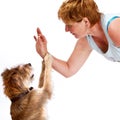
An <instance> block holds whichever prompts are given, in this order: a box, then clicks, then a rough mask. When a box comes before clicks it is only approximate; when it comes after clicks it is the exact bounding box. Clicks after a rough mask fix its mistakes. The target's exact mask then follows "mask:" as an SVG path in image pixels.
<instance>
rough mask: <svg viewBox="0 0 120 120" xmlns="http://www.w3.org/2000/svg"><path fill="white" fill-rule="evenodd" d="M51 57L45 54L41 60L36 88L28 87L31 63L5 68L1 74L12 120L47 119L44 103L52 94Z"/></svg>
mask: <svg viewBox="0 0 120 120" xmlns="http://www.w3.org/2000/svg"><path fill="white" fill-rule="evenodd" d="M51 65H52V57H51V55H49V54H47V55H46V56H45V58H44V60H43V61H42V71H41V75H40V79H39V85H38V89H32V90H30V89H29V83H30V82H31V80H32V77H33V75H32V74H31V73H32V66H31V64H23V65H18V66H17V67H14V68H11V69H6V70H5V71H4V72H3V73H2V74H1V76H2V78H3V85H4V93H5V94H6V96H8V97H9V99H10V100H11V117H12V120H47V117H46V116H47V115H46V112H45V110H44V109H45V104H46V102H47V100H48V99H50V98H51V95H52V86H51V69H52V67H51Z"/></svg>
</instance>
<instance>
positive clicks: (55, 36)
mask: <svg viewBox="0 0 120 120" xmlns="http://www.w3.org/2000/svg"><path fill="white" fill-rule="evenodd" d="M62 1H63V0H3V1H2V0H1V1H0V73H1V72H2V71H3V70H4V69H5V68H10V67H13V66H14V65H17V64H22V63H28V62H30V63H31V64H32V65H33V68H34V74H35V80H34V82H33V83H32V86H33V87H37V84H38V78H39V73H40V71H41V61H42V59H41V58H40V57H39V55H38V54H37V53H36V50H35V41H34V39H33V35H36V28H37V27H40V28H41V30H42V32H43V33H44V35H45V36H46V38H47V40H48V49H49V52H50V53H51V54H53V55H54V56H56V57H58V58H61V59H63V60H67V59H68V57H69V55H70V54H71V52H72V50H73V48H74V45H75V43H76V39H75V38H74V37H73V36H72V35H70V34H69V33H65V30H64V24H63V23H62V22H61V21H60V20H58V18H57V11H58V8H59V6H60V5H61V3H62ZM96 2H97V4H98V6H99V9H100V11H101V12H105V13H111V12H113V13H115V12H117V13H118V12H120V8H119V4H118V2H119V1H118V0H114V1H113V0H96ZM52 81H53V97H52V100H51V101H49V102H48V106H47V108H48V109H47V110H48V115H49V120H120V63H114V62H110V61H108V60H106V59H105V58H104V57H103V56H101V55H99V54H98V53H96V52H95V51H93V52H92V54H91V55H90V57H89V59H88V60H87V62H86V63H85V65H84V66H83V67H82V68H81V70H80V71H79V72H78V73H77V74H76V75H74V76H72V77H71V78H64V77H63V76H61V75H60V74H59V73H57V72H56V71H54V70H53V71H52ZM0 119H2V120H11V118H10V100H9V99H8V98H7V97H6V96H5V95H4V93H3V85H2V79H1V78H0Z"/></svg>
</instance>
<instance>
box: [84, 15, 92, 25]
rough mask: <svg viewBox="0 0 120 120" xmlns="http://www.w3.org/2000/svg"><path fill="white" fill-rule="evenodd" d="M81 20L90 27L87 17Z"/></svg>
mask: <svg viewBox="0 0 120 120" xmlns="http://www.w3.org/2000/svg"><path fill="white" fill-rule="evenodd" d="M83 22H84V23H85V25H86V27H90V25H91V24H90V21H89V20H88V18H87V17H84V18H83Z"/></svg>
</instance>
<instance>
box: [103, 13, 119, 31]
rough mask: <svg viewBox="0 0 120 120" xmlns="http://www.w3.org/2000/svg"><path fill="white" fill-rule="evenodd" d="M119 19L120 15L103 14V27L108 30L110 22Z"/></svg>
mask: <svg viewBox="0 0 120 120" xmlns="http://www.w3.org/2000/svg"><path fill="white" fill-rule="evenodd" d="M118 17H120V13H106V14H101V23H102V25H103V27H105V28H106V30H107V29H108V26H109V24H110V22H111V21H112V20H114V19H115V18H118Z"/></svg>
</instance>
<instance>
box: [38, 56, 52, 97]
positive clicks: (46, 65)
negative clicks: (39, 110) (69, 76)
mask: <svg viewBox="0 0 120 120" xmlns="http://www.w3.org/2000/svg"><path fill="white" fill-rule="evenodd" d="M51 71H52V56H51V55H50V54H46V56H45V57H44V59H43V61H42V71H41V75H40V83H39V87H40V88H42V89H43V92H45V94H47V95H48V97H49V99H50V98H51V95H52V85H51Z"/></svg>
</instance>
